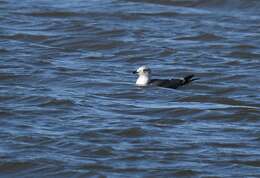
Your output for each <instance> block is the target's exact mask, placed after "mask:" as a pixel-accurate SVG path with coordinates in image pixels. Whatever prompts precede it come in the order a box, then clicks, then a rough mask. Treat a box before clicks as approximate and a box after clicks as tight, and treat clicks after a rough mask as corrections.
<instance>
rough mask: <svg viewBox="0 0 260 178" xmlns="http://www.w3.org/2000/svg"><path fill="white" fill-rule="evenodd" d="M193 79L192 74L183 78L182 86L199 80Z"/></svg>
mask: <svg viewBox="0 0 260 178" xmlns="http://www.w3.org/2000/svg"><path fill="white" fill-rule="evenodd" d="M193 77H194V75H193V74H192V75H188V76H186V77H184V82H183V85H185V84H188V83H190V82H192V81H194V80H199V78H193Z"/></svg>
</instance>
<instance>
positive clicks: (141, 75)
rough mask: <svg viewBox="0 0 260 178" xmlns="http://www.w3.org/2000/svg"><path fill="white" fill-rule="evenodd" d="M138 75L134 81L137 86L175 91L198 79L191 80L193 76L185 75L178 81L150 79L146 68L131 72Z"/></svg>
mask: <svg viewBox="0 0 260 178" xmlns="http://www.w3.org/2000/svg"><path fill="white" fill-rule="evenodd" d="M133 73H134V74H137V75H138V78H137V80H136V83H135V84H136V85H137V86H148V85H153V86H159V87H164V88H172V89H177V88H178V87H180V86H183V85H186V84H188V83H190V82H192V81H194V80H198V78H193V77H194V75H193V74H192V75H187V76H186V77H183V78H180V79H151V69H150V68H148V67H147V66H145V65H144V66H141V67H139V68H138V69H137V70H136V71H134V72H133Z"/></svg>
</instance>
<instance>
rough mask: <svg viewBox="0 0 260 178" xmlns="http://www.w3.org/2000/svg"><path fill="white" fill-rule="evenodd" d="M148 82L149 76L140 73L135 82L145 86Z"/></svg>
mask: <svg viewBox="0 0 260 178" xmlns="http://www.w3.org/2000/svg"><path fill="white" fill-rule="evenodd" d="M148 83H149V77H147V76H145V75H142V76H139V77H138V79H137V80H136V83H135V84H136V85H138V86H146V85H148Z"/></svg>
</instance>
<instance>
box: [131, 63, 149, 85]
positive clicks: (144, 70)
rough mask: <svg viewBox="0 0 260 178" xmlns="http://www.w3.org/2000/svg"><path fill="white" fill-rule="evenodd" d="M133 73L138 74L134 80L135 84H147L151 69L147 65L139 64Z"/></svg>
mask: <svg viewBox="0 0 260 178" xmlns="http://www.w3.org/2000/svg"><path fill="white" fill-rule="evenodd" d="M133 73H135V74H137V75H138V78H137V80H136V83H135V84H136V85H137V86H147V85H148V84H149V82H150V77H151V70H150V69H149V68H148V67H147V66H141V67H139V68H138V69H137V70H136V71H134V72H133Z"/></svg>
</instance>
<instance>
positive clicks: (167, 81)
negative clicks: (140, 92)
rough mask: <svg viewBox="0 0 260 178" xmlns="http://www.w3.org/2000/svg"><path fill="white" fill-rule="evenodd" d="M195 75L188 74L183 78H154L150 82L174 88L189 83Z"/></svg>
mask: <svg viewBox="0 0 260 178" xmlns="http://www.w3.org/2000/svg"><path fill="white" fill-rule="evenodd" d="M193 77H194V75H188V76H186V77H184V78H183V79H152V80H151V81H150V84H152V85H155V86H159V87H165V88H172V89H176V88H178V87H180V86H182V85H185V84H188V83H190V82H191V81H193V80H196V79H193Z"/></svg>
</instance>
